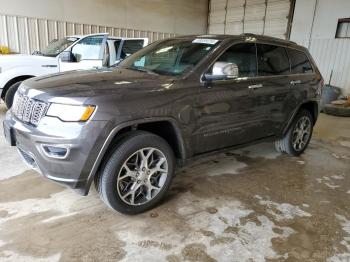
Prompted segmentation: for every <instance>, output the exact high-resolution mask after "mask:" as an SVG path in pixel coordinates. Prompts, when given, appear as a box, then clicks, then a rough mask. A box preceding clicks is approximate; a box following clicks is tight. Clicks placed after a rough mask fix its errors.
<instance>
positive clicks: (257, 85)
mask: <svg viewBox="0 0 350 262" xmlns="http://www.w3.org/2000/svg"><path fill="white" fill-rule="evenodd" d="M261 87H263V84H256V85H250V86H248V88H249V89H258V88H261Z"/></svg>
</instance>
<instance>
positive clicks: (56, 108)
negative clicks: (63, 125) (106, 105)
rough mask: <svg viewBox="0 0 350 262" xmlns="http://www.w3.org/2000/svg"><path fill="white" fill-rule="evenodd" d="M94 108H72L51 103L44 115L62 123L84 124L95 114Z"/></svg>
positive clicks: (71, 106) (72, 106)
mask: <svg viewBox="0 0 350 262" xmlns="http://www.w3.org/2000/svg"><path fill="white" fill-rule="evenodd" d="M95 109H96V107H95V106H74V105H64V104H55V103H52V104H51V105H50V107H49V109H48V110H47V113H46V115H47V116H51V117H57V118H59V119H61V120H62V121H64V122H86V121H88V120H89V119H90V117H91V116H92V114H93V113H94V112H95Z"/></svg>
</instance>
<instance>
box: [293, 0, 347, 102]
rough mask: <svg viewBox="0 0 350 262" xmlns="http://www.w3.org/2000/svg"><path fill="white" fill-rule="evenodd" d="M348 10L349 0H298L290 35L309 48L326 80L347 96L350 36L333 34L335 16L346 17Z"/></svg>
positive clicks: (334, 31)
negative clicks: (338, 36) (339, 36)
mask: <svg viewBox="0 0 350 262" xmlns="http://www.w3.org/2000/svg"><path fill="white" fill-rule="evenodd" d="M349 10H350V1H349V0H332V1H329V0H309V1H305V0H297V1H296V4H295V11H294V17H293V25H292V30H291V36H290V39H291V40H292V41H295V42H297V43H298V44H300V45H303V46H305V47H306V48H309V51H310V53H311V55H312V56H313V58H314V59H315V61H316V64H317V66H318V68H319V69H320V71H321V73H322V76H323V77H324V80H325V83H327V84H328V83H330V84H331V85H334V86H337V87H340V88H341V89H342V92H343V94H344V95H350V62H349V61H350V39H349V38H336V37H335V36H336V31H337V24H338V19H341V18H345V17H349ZM325 17H326V18H327V19H325Z"/></svg>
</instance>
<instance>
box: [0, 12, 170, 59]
mask: <svg viewBox="0 0 350 262" xmlns="http://www.w3.org/2000/svg"><path fill="white" fill-rule="evenodd" d="M105 32H108V33H109V34H110V35H112V36H121V37H148V38H149V40H150V42H153V41H156V40H159V39H163V38H168V37H172V36H174V35H175V34H172V33H163V32H152V31H142V30H133V29H128V28H116V27H110V26H101V25H91V24H81V23H74V22H66V21H57V20H48V19H39V18H32V17H21V16H11V15H2V14H0V45H4V46H8V47H9V48H10V50H11V51H12V52H16V53H23V54H29V53H32V52H33V51H35V50H41V49H42V48H44V47H45V46H46V45H47V44H48V43H49V42H50V41H51V40H53V39H55V38H61V37H64V36H67V35H75V34H76V35H80V34H92V33H105Z"/></svg>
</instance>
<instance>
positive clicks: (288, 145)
mask: <svg viewBox="0 0 350 262" xmlns="http://www.w3.org/2000/svg"><path fill="white" fill-rule="evenodd" d="M313 125H314V122H313V117H312V115H311V113H310V111H308V110H305V109H303V110H300V111H299V112H298V114H297V115H296V117H295V118H294V120H293V123H292V124H291V126H290V128H289V130H288V132H287V133H286V134H285V136H284V137H283V138H281V139H278V140H277V141H276V142H275V147H276V149H277V151H279V152H281V153H284V154H288V155H291V156H299V155H301V154H302V153H303V152H304V151H305V149H306V148H307V146H308V145H309V143H310V140H311V136H312V131H313Z"/></svg>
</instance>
